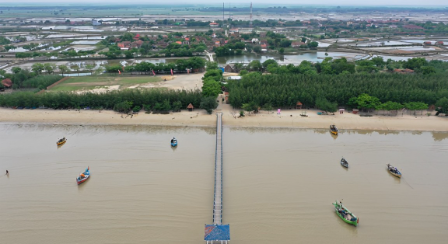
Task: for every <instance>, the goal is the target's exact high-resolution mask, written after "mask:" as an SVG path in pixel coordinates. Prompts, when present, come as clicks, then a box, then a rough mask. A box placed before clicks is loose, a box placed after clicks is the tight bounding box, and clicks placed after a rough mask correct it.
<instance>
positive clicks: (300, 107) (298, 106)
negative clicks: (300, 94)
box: [296, 101, 303, 109]
mask: <svg viewBox="0 0 448 244" xmlns="http://www.w3.org/2000/svg"><path fill="white" fill-rule="evenodd" d="M302 105H303V104H302V103H301V102H300V101H298V102H297V104H296V109H302Z"/></svg>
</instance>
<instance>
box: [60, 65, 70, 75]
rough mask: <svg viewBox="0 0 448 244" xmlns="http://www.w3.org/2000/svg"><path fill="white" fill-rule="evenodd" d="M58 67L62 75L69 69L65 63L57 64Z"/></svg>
mask: <svg viewBox="0 0 448 244" xmlns="http://www.w3.org/2000/svg"><path fill="white" fill-rule="evenodd" d="M58 69H59V71H60V72H61V74H62V75H64V73H67V72H69V71H70V69H69V68H68V67H67V65H64V64H61V65H59V66H58Z"/></svg>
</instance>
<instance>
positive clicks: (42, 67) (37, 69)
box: [31, 63, 45, 75]
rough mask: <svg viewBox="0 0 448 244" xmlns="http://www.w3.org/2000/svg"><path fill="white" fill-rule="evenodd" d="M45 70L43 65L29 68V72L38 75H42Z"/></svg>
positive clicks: (34, 65)
mask: <svg viewBox="0 0 448 244" xmlns="http://www.w3.org/2000/svg"><path fill="white" fill-rule="evenodd" d="M44 69H45V67H44V64H42V63H34V64H33V66H31V70H32V71H34V73H36V74H38V75H40V74H42V71H43V70H44Z"/></svg>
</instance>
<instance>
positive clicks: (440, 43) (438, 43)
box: [436, 41, 444, 46]
mask: <svg viewBox="0 0 448 244" xmlns="http://www.w3.org/2000/svg"><path fill="white" fill-rule="evenodd" d="M436 45H440V46H443V45H444V44H443V41H438V42H436Z"/></svg>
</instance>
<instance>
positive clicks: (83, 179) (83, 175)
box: [76, 167, 90, 185]
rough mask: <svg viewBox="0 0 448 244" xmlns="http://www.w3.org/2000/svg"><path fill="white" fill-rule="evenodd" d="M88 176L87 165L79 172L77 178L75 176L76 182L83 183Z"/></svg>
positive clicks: (88, 168)
mask: <svg viewBox="0 0 448 244" xmlns="http://www.w3.org/2000/svg"><path fill="white" fill-rule="evenodd" d="M89 178H90V167H87V169H86V170H85V171H84V172H83V173H81V174H79V176H78V178H76V182H77V183H78V185H79V184H82V183H84V182H85V181H86V180H88V179H89Z"/></svg>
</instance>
